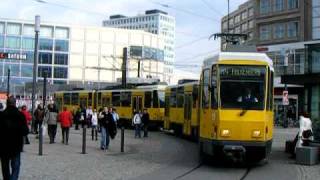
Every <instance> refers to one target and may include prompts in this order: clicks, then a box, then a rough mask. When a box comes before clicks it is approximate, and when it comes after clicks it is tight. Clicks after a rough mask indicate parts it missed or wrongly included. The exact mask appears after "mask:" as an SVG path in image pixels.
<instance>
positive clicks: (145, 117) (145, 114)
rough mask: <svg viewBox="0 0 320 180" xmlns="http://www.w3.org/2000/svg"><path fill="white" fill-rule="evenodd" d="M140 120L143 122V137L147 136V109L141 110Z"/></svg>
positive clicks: (148, 118) (148, 119)
mask: <svg viewBox="0 0 320 180" xmlns="http://www.w3.org/2000/svg"><path fill="white" fill-rule="evenodd" d="M141 120H142V124H143V137H148V127H149V121H150V117H149V113H148V111H147V109H144V110H143V114H142V117H141Z"/></svg>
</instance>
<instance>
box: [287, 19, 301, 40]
mask: <svg viewBox="0 0 320 180" xmlns="http://www.w3.org/2000/svg"><path fill="white" fill-rule="evenodd" d="M298 28H299V27H298V22H289V23H288V27H287V29H288V32H287V35H288V38H294V37H297V35H298V30H299V29H298Z"/></svg>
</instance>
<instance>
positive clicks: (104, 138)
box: [100, 107, 109, 150]
mask: <svg viewBox="0 0 320 180" xmlns="http://www.w3.org/2000/svg"><path fill="white" fill-rule="evenodd" d="M107 115H108V108H107V107H105V108H104V111H103V112H102V113H101V115H100V119H101V120H100V125H101V140H100V149H101V150H106V149H108V145H109V134H108V131H107V127H108V119H107Z"/></svg>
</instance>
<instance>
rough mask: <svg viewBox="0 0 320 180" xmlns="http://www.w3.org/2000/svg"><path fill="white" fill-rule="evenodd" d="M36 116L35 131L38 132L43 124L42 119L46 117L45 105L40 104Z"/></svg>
mask: <svg viewBox="0 0 320 180" xmlns="http://www.w3.org/2000/svg"><path fill="white" fill-rule="evenodd" d="M34 117H35V133H36V134H38V133H39V132H38V130H39V129H40V127H41V126H42V121H43V118H44V109H43V107H42V106H41V105H40V104H39V105H38V107H37V109H36V111H35V112H34Z"/></svg>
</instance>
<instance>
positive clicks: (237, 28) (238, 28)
mask: <svg viewBox="0 0 320 180" xmlns="http://www.w3.org/2000/svg"><path fill="white" fill-rule="evenodd" d="M234 33H236V34H239V33H240V26H237V27H236V28H235V31H234Z"/></svg>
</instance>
